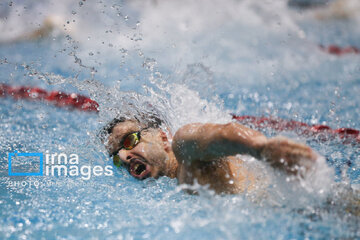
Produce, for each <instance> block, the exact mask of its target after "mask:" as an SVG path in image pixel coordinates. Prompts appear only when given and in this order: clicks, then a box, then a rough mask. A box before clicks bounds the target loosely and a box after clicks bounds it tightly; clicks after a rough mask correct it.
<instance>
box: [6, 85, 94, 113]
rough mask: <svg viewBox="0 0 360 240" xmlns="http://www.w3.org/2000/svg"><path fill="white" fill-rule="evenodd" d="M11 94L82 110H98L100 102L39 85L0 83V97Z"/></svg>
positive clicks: (17, 97) (16, 97) (15, 97)
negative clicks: (49, 89)
mask: <svg viewBox="0 0 360 240" xmlns="http://www.w3.org/2000/svg"><path fill="white" fill-rule="evenodd" d="M6 96H10V97H13V98H14V99H16V100H18V99H28V100H40V101H47V102H51V103H53V104H54V105H56V106H58V107H68V108H74V109H78V110H81V111H88V112H98V108H99V104H98V103H97V102H96V101H94V100H91V99H90V98H88V97H86V96H83V95H79V94H77V93H70V94H67V93H64V92H61V91H47V90H45V89H42V88H38V87H28V86H17V87H12V86H9V85H7V84H0V97H6Z"/></svg>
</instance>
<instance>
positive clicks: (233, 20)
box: [0, 0, 360, 239]
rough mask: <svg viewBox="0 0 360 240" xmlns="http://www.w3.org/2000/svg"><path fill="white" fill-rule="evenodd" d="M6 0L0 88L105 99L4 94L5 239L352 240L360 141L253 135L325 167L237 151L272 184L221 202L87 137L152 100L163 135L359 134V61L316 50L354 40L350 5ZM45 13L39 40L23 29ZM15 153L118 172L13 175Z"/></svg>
mask: <svg viewBox="0 0 360 240" xmlns="http://www.w3.org/2000/svg"><path fill="white" fill-rule="evenodd" d="M5 2H6V3H0V18H1V21H0V26H1V28H2V32H3V34H2V36H1V37H0V42H1V44H0V77H1V82H3V83H6V84H9V85H13V86H18V85H27V86H38V87H42V88H44V89H47V90H62V91H64V92H68V93H70V92H77V93H81V94H85V95H88V96H90V97H91V98H92V99H94V100H96V101H97V102H98V103H99V104H100V108H99V113H98V114H96V113H87V112H80V111H76V110H72V109H66V108H58V107H55V106H54V105H52V104H50V103H46V102H36V101H25V100H14V99H12V98H0V101H1V103H2V104H0V119H1V121H0V128H1V131H0V150H1V151H0V154H1V156H0V205H1V212H0V238H1V239H104V238H106V239H356V238H360V230H359V227H358V226H359V225H360V192H359V191H360V189H359V180H360V168H359V164H360V157H359V156H360V155H359V152H360V151H359V144H357V143H355V142H354V143H353V144H345V145H344V144H343V143H342V141H341V139H332V140H329V141H326V142H322V141H320V140H319V139H316V138H311V137H304V136H297V135H296V134H295V133H292V132H276V131H274V130H271V129H262V131H263V132H264V133H265V134H266V135H267V136H275V135H279V134H282V135H285V136H288V137H291V138H293V139H294V140H297V141H300V142H305V143H307V144H309V145H310V146H311V147H313V148H314V149H315V150H316V151H317V152H318V153H320V154H321V155H322V156H324V158H325V159H326V165H327V167H326V166H323V168H322V169H320V170H319V173H318V176H314V177H313V178H311V179H305V180H300V181H299V180H296V179H295V180H294V179H289V178H288V177H287V176H284V175H282V174H281V173H278V172H276V171H272V170H271V169H270V168H269V167H268V166H266V165H265V164H263V163H259V162H257V161H256V160H254V159H249V158H246V157H245V158H246V159H247V160H248V162H249V167H256V168H257V169H260V170H259V176H260V177H264V178H268V179H270V180H269V181H270V184H269V186H267V187H266V188H265V189H266V190H265V193H264V194H258V195H252V194H250V193H244V194H239V195H221V196H220V195H214V194H213V192H211V191H209V190H207V189H206V187H200V186H193V187H194V188H196V189H197V190H198V191H199V195H198V196H194V195H189V194H187V193H185V192H184V191H183V190H182V189H183V187H184V186H178V185H177V182H176V180H174V179H170V178H167V177H162V178H160V179H157V180H154V179H146V180H144V181H138V180H136V179H134V178H132V177H131V176H130V175H129V174H128V173H127V172H126V171H125V170H123V169H116V168H115V166H113V165H112V161H111V159H110V158H109V157H108V156H107V153H106V150H105V148H104V146H103V145H102V143H101V142H100V140H99V139H98V137H97V133H98V131H99V129H100V128H101V127H102V126H103V125H105V123H106V122H108V121H109V120H111V119H112V118H113V117H114V116H116V115H117V114H118V113H120V112H134V109H138V110H139V111H147V110H148V106H149V103H150V104H151V105H152V106H156V108H157V109H158V111H159V112H160V113H161V114H162V115H164V116H166V119H167V121H168V123H169V125H170V126H171V129H172V131H173V132H175V131H176V129H178V128H179V127H180V126H182V125H184V124H186V123H190V122H218V123H225V122H229V121H231V116H230V113H236V114H238V115H254V116H273V117H280V118H284V119H293V120H297V121H301V122H305V123H307V124H326V125H329V126H331V127H332V128H339V127H350V128H355V129H359V128H360V123H359V120H358V119H359V118H360V111H359V110H358V108H357V106H358V103H359V102H360V95H359V94H358V93H359V91H360V84H359V83H360V55H356V54H349V55H343V56H335V55H330V54H328V53H325V52H323V51H321V50H319V48H318V45H319V44H323V45H325V46H326V45H329V44H337V45H340V46H349V45H352V46H356V47H358V48H360V43H359V41H358V39H360V29H359V28H358V26H359V22H360V19H359V15H360V14H359V12H357V13H358V14H357V15H356V14H355V15H350V16H349V17H348V18H347V19H344V18H342V19H337V18H327V19H322V20H319V19H318V18H317V17H316V16H317V14H318V13H319V11H322V10H324V9H325V8H323V9H322V8H321V7H319V8H316V9H308V10H305V9H296V8H294V7H289V5H288V3H287V1H284V0H281V1H275V0H274V1H260V0H258V1H254V0H242V1H235V0H226V1H217V0H214V1H210V2H208V1H187V0H186V1H162V0H160V1H149V2H146V3H144V2H140V1H110V0H106V1H96V2H90V1H78V2H76V1H75V2H74V1H70V0H67V1H33V2H31V3H29V2H28V1H21V0H17V1H5ZM307 2H309V1H307ZM317 2H319V1H317ZM330 2H331V1H330ZM349 2H354V1H349ZM349 4H350V3H349ZM357 6H358V5H357ZM355 7H356V5H355ZM354 9H356V8H354ZM47 18H48V19H51V21H52V23H53V26H54V30H53V32H52V33H51V34H50V36H48V37H46V38H44V39H41V40H39V41H22V40H21V39H19V38H18V36H20V35H24V34H25V35H26V34H27V33H28V32H31V31H33V30H36V29H37V28H38V27H39V24H40V25H41V24H43V22H44V20H45V19H47ZM17 40H18V41H17ZM20 40H21V41H20ZM15 151H17V152H19V153H30V152H40V153H43V154H54V153H58V154H60V153H64V154H65V155H68V156H69V155H70V154H77V155H78V156H79V159H78V164H77V165H78V166H79V167H82V166H90V167H91V169H92V170H93V169H94V167H95V166H100V167H102V168H105V167H106V166H110V167H111V168H112V173H113V174H112V175H111V176H108V175H105V174H100V175H98V176H97V175H96V174H94V172H91V176H90V177H89V179H87V177H86V176H89V175H88V173H87V172H83V173H84V174H79V175H78V176H67V177H65V176H52V175H49V176H9V175H8V164H9V163H8V154H9V153H13V152H15ZM19 159H20V158H19ZM20 163H21V162H20V160H18V159H17V160H16V161H14V162H13V164H14V166H13V168H14V170H16V171H19V170H24V171H26V170H29V169H30V170H32V171H37V170H38V169H39V162H38V161H37V160H36V161H28V162H26V159H25V163H26V165H25V169H24V168H21V164H20ZM44 164H45V165H46V163H45V159H44ZM67 166H70V164H68V165H67ZM84 171H85V170H84Z"/></svg>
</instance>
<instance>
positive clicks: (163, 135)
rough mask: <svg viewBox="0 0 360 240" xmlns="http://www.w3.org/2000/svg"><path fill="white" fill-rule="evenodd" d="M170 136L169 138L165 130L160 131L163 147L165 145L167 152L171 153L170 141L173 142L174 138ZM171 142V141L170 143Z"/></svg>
mask: <svg viewBox="0 0 360 240" xmlns="http://www.w3.org/2000/svg"><path fill="white" fill-rule="evenodd" d="M169 135H170V136H168V134H166V132H164V131H163V130H160V137H161V140H162V142H163V145H164V149H165V151H167V152H169V151H170V149H171V148H170V146H171V143H170V141H171V140H172V136H171V134H169ZM169 140H170V141H169Z"/></svg>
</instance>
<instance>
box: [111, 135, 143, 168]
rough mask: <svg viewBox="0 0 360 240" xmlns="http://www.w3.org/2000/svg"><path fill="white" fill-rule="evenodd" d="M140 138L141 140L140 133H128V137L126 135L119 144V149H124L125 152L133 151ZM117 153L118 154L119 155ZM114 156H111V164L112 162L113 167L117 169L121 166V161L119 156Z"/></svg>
mask: <svg viewBox="0 0 360 240" xmlns="http://www.w3.org/2000/svg"><path fill="white" fill-rule="evenodd" d="M140 138H141V135H140V131H138V132H133V133H130V134H128V135H126V136H125V137H124V138H123V139H122V141H121V143H120V146H121V147H120V149H119V151H120V150H121V149H123V148H124V149H126V150H131V149H133V148H134V147H136V145H138V144H139V142H140ZM119 151H118V153H119ZM118 153H117V154H114V156H113V162H114V165H115V166H117V167H120V166H121V160H120V156H119V154H118Z"/></svg>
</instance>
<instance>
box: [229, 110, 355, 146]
mask: <svg viewBox="0 0 360 240" xmlns="http://www.w3.org/2000/svg"><path fill="white" fill-rule="evenodd" d="M233 119H235V120H237V121H238V122H240V123H242V124H244V125H250V126H253V127H254V128H257V129H264V128H270V129H274V130H276V131H294V132H296V133H297V134H299V135H301V136H306V137H316V138H317V139H319V140H321V141H327V140H330V139H334V138H335V137H339V138H340V139H342V140H343V143H344V144H350V143H354V142H356V143H360V131H359V130H356V129H353V128H338V129H332V128H330V127H329V126H326V125H308V124H306V123H303V122H298V121H294V120H284V119H280V118H271V117H270V118H268V117H254V116H236V115H233Z"/></svg>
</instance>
